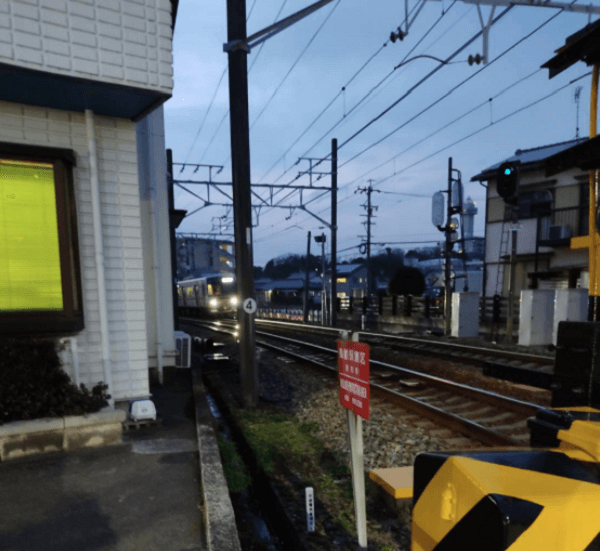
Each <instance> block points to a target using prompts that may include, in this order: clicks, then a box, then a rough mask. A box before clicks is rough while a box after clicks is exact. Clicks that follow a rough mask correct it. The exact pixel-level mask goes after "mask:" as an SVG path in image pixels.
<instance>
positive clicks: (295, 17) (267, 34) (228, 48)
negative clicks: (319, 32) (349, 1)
mask: <svg viewBox="0 0 600 551" xmlns="http://www.w3.org/2000/svg"><path fill="white" fill-rule="evenodd" d="M331 2H333V0H320V1H319V2H315V3H314V4H312V5H310V6H308V7H307V8H304V9H303V10H300V11H298V12H296V13H294V14H292V15H290V16H289V17H286V18H284V19H282V20H281V21H277V22H276V23H273V25H269V26H268V27H265V28H264V29H263V30H262V31H258V32H257V33H254V34H253V35H251V36H249V37H248V38H247V39H246V40H232V41H231V42H227V43H225V44H223V51H224V52H226V53H229V52H232V51H234V50H238V49H240V48H242V49H244V50H245V51H247V52H248V53H250V50H251V49H252V48H254V47H255V46H258V45H259V44H261V43H262V42H264V41H265V40H268V39H269V38H271V37H272V36H275V35H276V34H278V33H280V32H281V31H283V30H284V29H287V28H288V27H289V26H290V25H293V24H294V23H296V22H298V21H300V20H301V19H304V18H305V17H306V16H308V15H310V14H311V13H313V12H315V11H317V10H318V9H320V8H322V7H323V6H326V5H327V4H329V3H331Z"/></svg>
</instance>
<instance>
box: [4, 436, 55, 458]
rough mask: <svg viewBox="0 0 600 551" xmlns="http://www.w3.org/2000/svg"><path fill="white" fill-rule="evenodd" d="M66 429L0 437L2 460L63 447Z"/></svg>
mask: <svg viewBox="0 0 600 551" xmlns="http://www.w3.org/2000/svg"><path fill="white" fill-rule="evenodd" d="M63 434H64V430H63V429H60V430H47V431H45V432H34V433H21V434H14V435H12V436H4V437H2V438H0V461H5V460H7V459H17V458H19V457H25V456H28V455H36V454H40V453H48V452H53V451H60V450H62V449H63Z"/></svg>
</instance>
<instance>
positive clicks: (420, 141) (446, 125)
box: [343, 60, 543, 187]
mask: <svg viewBox="0 0 600 551" xmlns="http://www.w3.org/2000/svg"><path fill="white" fill-rule="evenodd" d="M494 61H495V60H494ZM490 63H492V62H490ZM542 70H543V69H536V70H535V71H533V72H532V73H529V74H528V75H527V76H525V77H522V78H520V79H519V80H517V81H516V82H513V83H512V84H511V85H510V86H507V87H506V88H504V90H501V91H500V92H498V93H497V94H496V95H495V96H493V97H491V98H489V99H487V100H484V101H482V102H481V103H480V104H479V105H476V106H475V107H473V108H472V109H469V110H468V111H466V112H465V113H463V114H462V115H460V116H459V117H457V118H455V119H453V120H451V121H450V122H449V123H447V124H445V125H444V126H442V127H441V128H438V129H437V130H436V131H435V132H432V133H431V134H428V135H427V136H425V137H424V138H422V139H420V140H419V141H417V142H415V143H413V144H412V145H411V146H409V147H407V148H406V149H404V150H402V151H401V152H400V153H398V154H397V155H394V156H393V157H391V158H389V159H388V160H387V161H384V162H383V163H381V164H379V165H377V166H376V167H375V168H372V169H370V170H368V171H367V172H365V173H364V174H361V175H360V176H358V177H357V178H355V179H354V180H352V181H351V182H348V183H347V184H345V185H344V186H343V187H345V186H350V185H352V184H353V183H354V182H356V181H357V180H360V179H361V178H364V177H365V176H366V175H367V174H370V173H371V172H373V171H374V170H377V169H378V168H381V167H382V166H385V165H386V164H388V163H390V162H391V161H393V160H395V159H397V158H398V157H400V156H401V155H404V153H406V152H407V151H410V150H411V149H413V148H414V147H416V146H417V145H420V144H421V143H423V142H424V141H426V140H428V139H429V138H432V137H433V136H435V135H436V134H439V133H440V132H442V130H445V129H446V128H448V127H449V126H452V125H453V124H454V123H456V122H458V121H460V120H462V119H464V118H465V117H467V116H469V115H470V114H471V113H474V112H475V111H477V110H478V109H481V108H482V107H483V106H484V105H487V104H488V103H489V102H490V101H492V100H494V99H497V98H498V97H500V96H501V95H502V94H504V93H505V92H508V91H509V90H511V89H512V88H514V87H515V86H517V85H518V84H520V83H521V82H524V81H525V80H527V79H529V78H531V77H532V76H534V75H536V74H537V73H539V72H540V71H542ZM423 112H424V111H421V112H420V113H419V114H418V115H416V116H415V117H413V118H412V119H410V120H408V121H407V122H406V123H404V124H403V125H402V126H404V125H406V124H408V123H409V122H412V121H413V120H414V119H415V118H416V117H418V116H419V115H421V114H422V113H423ZM402 126H401V127H399V128H402ZM344 164H345V163H344ZM394 174H396V172H394Z"/></svg>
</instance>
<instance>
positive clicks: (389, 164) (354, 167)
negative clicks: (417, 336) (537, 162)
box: [165, 0, 598, 266]
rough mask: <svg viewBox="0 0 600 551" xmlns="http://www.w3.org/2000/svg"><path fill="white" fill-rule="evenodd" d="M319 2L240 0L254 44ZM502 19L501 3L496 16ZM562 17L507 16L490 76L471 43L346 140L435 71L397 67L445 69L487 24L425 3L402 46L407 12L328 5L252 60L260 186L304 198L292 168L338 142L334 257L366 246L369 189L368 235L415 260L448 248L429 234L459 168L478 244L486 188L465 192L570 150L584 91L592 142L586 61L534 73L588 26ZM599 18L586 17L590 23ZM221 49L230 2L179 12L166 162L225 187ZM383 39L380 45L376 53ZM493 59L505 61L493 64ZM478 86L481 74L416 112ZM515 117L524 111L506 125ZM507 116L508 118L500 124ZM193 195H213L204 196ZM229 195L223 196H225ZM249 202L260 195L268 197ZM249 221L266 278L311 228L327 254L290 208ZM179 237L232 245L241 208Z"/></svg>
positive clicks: (219, 211) (188, 203)
mask: <svg viewBox="0 0 600 551" xmlns="http://www.w3.org/2000/svg"><path fill="white" fill-rule="evenodd" d="M310 3H311V2H310V0H276V1H266V0H256V2H255V1H254V0H247V11H248V13H249V19H248V35H251V34H253V33H255V32H257V31H259V30H261V29H263V28H264V27H266V26H268V25H270V24H271V23H273V22H274V21H275V20H276V19H277V20H279V19H282V18H283V17H285V16H287V15H290V14H292V13H295V12H296V11H298V10H300V9H302V8H304V7H306V6H308V5H309V4H310ZM416 6H417V3H416V2H415V0H410V1H409V10H413V9H414V8H415V7H416ZM505 9H506V7H503V6H499V7H497V8H496V11H495V14H494V17H496V16H498V15H499V14H501V13H502V12H503V11H504V10H505ZM443 10H444V11H443ZM489 11H490V7H489V6H483V7H482V14H483V17H484V20H486V21H487V18H488V14H489ZM559 11H560V10H558V9H556V8H541V7H525V6H515V7H513V8H512V9H511V10H510V11H509V12H508V13H506V15H504V16H503V17H502V18H501V19H500V20H499V21H498V22H497V23H496V24H495V25H494V26H493V27H492V29H491V31H490V40H489V60H490V62H489V63H488V65H473V66H469V64H468V62H467V58H468V56H469V55H475V54H482V53H483V46H482V39H481V38H478V39H476V40H475V41H474V42H473V43H472V44H471V45H470V46H468V47H467V48H466V49H465V50H464V51H463V52H462V53H460V54H458V55H457V56H456V57H455V58H454V59H453V60H452V62H451V63H449V64H446V65H444V66H442V67H441V68H440V69H439V70H438V71H437V72H436V73H435V74H434V75H433V76H432V77H430V78H429V79H428V80H426V81H425V82H423V83H422V84H421V85H420V86H418V87H417V88H415V89H414V91H413V92H412V93H411V94H410V95H408V96H407V97H406V98H405V99H403V100H402V101H401V102H399V103H398V104H397V105H396V106H395V107H393V108H392V109H390V110H389V112H387V113H386V114H385V115H383V116H382V117H381V118H379V119H378V120H377V121H375V122H374V123H373V124H371V125H370V126H369V127H368V128H367V129H366V130H364V131H363V132H361V133H360V134H358V135H357V136H356V137H354V138H352V139H350V140H349V138H351V137H352V136H353V135H354V134H355V133H356V132H357V131H358V130H360V129H361V128H363V127H364V126H365V125H366V124H367V123H368V122H369V121H371V120H372V119H374V118H375V117H377V116H379V115H380V114H381V113H382V112H383V111H385V110H386V109H387V108H389V107H390V106H391V105H392V104H393V103H394V102H396V101H397V100H398V99H399V98H401V97H402V96H403V95H404V94H405V93H406V92H407V91H408V90H409V89H410V88H411V87H413V86H414V85H415V84H417V82H418V81H419V80H421V79H422V78H423V77H424V76H425V75H427V74H428V73H429V72H431V71H432V70H434V69H435V68H436V67H438V66H439V65H440V63H439V62H438V61H435V60H433V59H429V58H418V59H416V60H414V61H412V62H409V63H407V64H406V65H403V66H402V67H401V68H399V69H397V70H394V67H395V66H397V65H398V64H400V63H401V62H402V61H403V60H405V59H411V58H413V57H415V56H418V55H423V54H426V55H429V56H433V57H436V58H439V59H447V58H448V57H449V56H450V55H451V54H453V53H454V52H455V51H456V50H457V49H459V48H460V47H461V46H462V45H463V44H465V43H466V42H467V41H468V40H470V39H471V38H472V37H473V36H474V35H475V34H476V33H477V32H479V31H480V30H481V24H480V22H479V16H478V14H477V8H476V6H474V5H471V4H466V3H463V2H451V1H447V0H446V1H444V2H439V1H429V2H425V6H424V7H423V9H422V11H421V12H420V13H419V15H418V16H417V18H416V20H415V22H414V23H413V25H412V26H411V27H410V30H409V33H408V36H406V37H405V38H404V40H403V41H396V42H395V43H392V42H390V41H389V37H390V33H391V32H392V31H394V30H396V28H397V27H398V26H399V25H400V24H401V23H403V22H404V16H405V15H404V2H400V1H398V0H394V1H392V0H372V1H369V2H365V1H364V0H362V1H359V0H334V2H332V3H331V4H329V5H327V6H326V7H324V8H322V9H321V10H319V11H318V12H316V13H314V14H312V15H310V16H309V17H307V18H305V19H304V20H302V21H301V22H299V23H297V24H295V25H294V26H292V27H290V28H288V29H286V30H284V31H283V32H281V33H280V34H279V35H277V36H275V37H274V38H271V39H269V40H268V41H267V42H266V43H264V47H262V48H261V46H258V47H256V48H254V49H253V50H252V51H251V53H250V54H249V56H248V66H249V68H250V69H249V76H248V81H249V103H250V105H249V110H250V124H251V132H250V155H251V180H252V183H253V184H264V183H268V184H289V183H292V182H293V183H294V185H298V184H302V185H307V186H308V184H309V180H308V176H304V177H302V178H300V179H298V180H296V181H294V179H295V178H296V176H297V174H298V171H300V170H307V169H308V167H309V164H308V161H302V162H300V164H298V165H296V164H295V163H296V161H297V160H298V158H299V157H314V158H319V159H321V158H323V157H326V156H327V155H328V154H329V153H330V152H331V139H332V138H337V140H338V144H339V145H340V146H341V147H340V150H339V153H338V173H339V176H338V187H339V192H338V227H339V229H338V259H339V260H340V261H343V260H346V259H348V258H350V257H354V256H358V254H359V252H358V245H359V244H360V243H361V242H362V238H361V236H366V229H365V228H364V227H363V226H362V222H363V221H364V220H365V217H364V216H361V215H364V214H366V211H365V209H364V208H362V206H361V205H363V204H364V203H365V201H366V195H365V194H362V193H355V191H356V190H357V189H358V188H359V187H360V188H364V187H366V186H368V185H369V180H372V185H373V187H374V189H376V190H379V192H374V193H373V195H372V202H373V205H374V206H377V207H378V210H377V211H376V212H375V215H376V218H374V222H375V225H374V226H373V227H372V241H373V242H374V243H385V246H388V247H392V248H403V249H404V250H405V251H406V250H410V249H411V248H415V247H420V246H427V243H423V244H419V243H411V242H421V241H423V242H424V241H440V240H441V239H442V237H443V235H442V233H441V232H439V231H438V230H437V229H436V228H435V227H434V226H433V224H432V222H431V196H432V195H433V193H435V192H436V191H438V190H442V189H446V188H447V173H448V157H450V156H451V157H452V158H453V164H454V167H455V168H457V169H459V170H460V171H461V173H462V181H463V184H464V189H465V197H467V196H470V197H471V198H472V199H473V200H474V201H475V203H476V204H477V207H478V209H479V214H478V215H477V216H476V217H475V235H479V236H483V234H484V222H485V220H484V217H485V189H484V188H483V187H482V186H481V185H480V184H479V183H477V182H470V179H471V177H472V176H473V175H475V174H477V173H478V172H480V171H481V170H483V169H485V168H486V167H488V166H490V165H493V164H495V163H497V162H499V161H501V160H502V159H504V158H507V157H509V156H511V155H514V153H515V150H517V149H529V148H533V147H539V146H543V145H546V144H550V143H557V142H562V141H566V140H571V139H574V138H575V134H576V127H577V117H576V103H575V101H574V94H575V90H576V88H577V87H578V86H581V87H582V90H581V96H580V109H579V136H580V137H582V136H587V135H588V133H589V96H590V81H591V77H590V76H585V77H584V78H582V79H580V80H578V81H577V82H574V83H572V84H570V85H569V83H570V82H571V81H573V80H575V79H577V78H578V77H581V76H582V75H585V74H586V73H588V72H589V71H590V68H588V67H586V66H585V64H584V63H578V64H576V65H574V66H572V67H571V68H570V69H568V70H566V71H564V72H563V73H561V74H560V75H558V76H557V77H555V78H553V79H552V80H550V79H549V78H548V70H547V69H540V66H541V65H542V64H543V63H545V62H546V61H547V60H549V59H550V58H551V57H553V56H554V51H555V50H556V49H557V48H559V47H561V46H563V45H564V43H565V39H566V38H567V37H568V36H569V35H571V34H573V33H574V32H576V31H577V30H579V29H581V28H582V27H584V26H585V25H586V24H587V23H588V15H587V14H574V13H567V12H562V13H559ZM415 12H416V11H414V12H413V13H415ZM557 14H558V15H557ZM553 16H555V17H554V18H553V19H552V20H551V21H549V22H548V23H547V24H545V25H544V26H542V25H543V24H544V22H546V21H548V20H549V19H551V18H552V17H553ZM597 17H598V16H597V15H594V16H592V21H595V20H596V19H597ZM540 26H542V27H541V28H540V29H539V30H537V31H536V29H537V28H538V27H540ZM534 31H535V32H534ZM530 34H531V36H530V37H529V38H526V37H527V36H528V35H530ZM226 41H227V31H226V1H225V0H218V1H217V0H206V1H204V2H199V1H196V0H182V1H181V2H180V4H179V11H178V13H177V23H176V27H175V34H174V41H173V49H174V73H175V74H174V82H175V89H174V92H173V97H172V99H170V100H169V101H168V102H167V103H166V105H165V124H166V139H167V147H168V148H170V149H172V150H173V160H174V162H175V163H182V162H188V163H204V164H214V165H223V166H224V169H223V171H222V172H221V173H220V174H216V170H215V171H213V180H214V181H219V182H231V157H230V136H229V116H228V110H229V91H228V74H227V72H225V74H224V76H223V78H222V80H221V77H222V75H223V71H224V70H225V69H226V68H227V54H225V53H224V52H223V43H224V42H226ZM519 41H521V42H520V43H519V44H518V45H516V46H514V45H515V44H517V43H518V42H519ZM384 43H386V44H387V45H386V46H385V47H382V46H383V44H384ZM513 46H514V47H513ZM511 47H512V49H510V51H508V52H507V53H504V52H505V51H506V50H508V49H509V48H511ZM413 49H414V50H413ZM499 56H501V57H499ZM496 58H499V59H498V60H497V61H494V60H495V59H496ZM369 60H370V61H369ZM367 61H369V63H368V64H367V65H366V66H365V67H364V68H363V69H362V70H361V68H362V67H363V66H364V65H365V63H367ZM359 71H360V72H359ZM478 72H479V73H478ZM357 73H358V74H357ZM476 73H478V74H476ZM286 75H287V77H286ZM355 75H356V76H355ZM388 75H389V76H388ZM354 76H355V78H353V77H354ZM470 76H473V78H471V79H470V80H469V81H468V82H465V83H464V84H462V85H460V86H458V87H457V88H456V90H455V91H454V92H452V93H451V94H449V95H448V96H447V97H446V98H444V99H442V100H441V101H439V102H438V103H437V104H436V105H434V106H433V107H431V108H430V109H428V110H427V111H426V112H424V113H423V114H421V115H419V116H417V115H418V114H419V113H420V112H421V111H423V110H424V109H426V108H428V107H429V106H430V105H432V104H433V103H434V102H436V101H437V100H438V99H440V98H442V97H443V96H444V95H446V94H447V93H448V92H449V91H450V90H452V88H454V87H455V86H457V85H459V84H460V83H461V82H462V81H464V80H465V79H467V78H468V77H470ZM386 77H387V78H386ZM219 81H220V85H219ZM382 81H383V82H382ZM343 87H345V88H346V89H345V91H342V88H343ZM374 87H375V90H374V91H372V92H371V93H370V94H369V91H371V90H372V89H373V88H374ZM561 88H562V90H560V91H558V92H557V93H555V94H553V95H551V96H550V97H548V98H546V99H543V98H545V97H546V96H548V95H550V94H552V93H553V92H555V91H557V90H559V89H561ZM367 94H369V95H368V96H367ZM336 96H337V99H335V100H334V98H336ZM365 96H367V97H366V99H365ZM213 98H214V101H213ZM490 98H492V101H489V100H490ZM333 100H334V101H333ZM331 102H332V103H331ZM535 102H537V103H535ZM330 103H331V105H330V107H329V108H328V109H327V110H326V111H325V112H324V113H323V114H322V115H321V116H320V117H319V118H318V119H317V117H318V116H319V114H320V113H321V112H322V111H323V110H324V109H325V108H326V107H327V106H328V105H329V104H330ZM534 103H535V105H532V106H530V107H527V106H529V105H530V104H534ZM478 106H480V107H479V108H477V109H475V108H476V107H478ZM520 109H523V110H522V111H520V112H518V113H516V114H514V115H512V116H509V115H511V114H512V113H513V112H515V111H518V110H520ZM471 110H473V111H472V112H471V113H469V114H467V113H468V112H469V111H471ZM463 115H465V116H463ZM415 116H416V118H414V117H415ZM459 117H460V120H457V121H456V122H452V121H454V120H455V119H459ZM504 117H507V118H506V119H505V120H501V119H503V118H504ZM412 118H414V120H412V121H411V119H412ZM315 119H317V120H316V122H314V124H312V123H313V121H314V120H315ZM449 123H452V124H449ZM492 123H493V124H492ZM311 124H312V126H310V125H311ZM336 124H337V126H335V125H336ZM219 125H220V126H219ZM309 126H310V128H309ZM334 126H335V128H333V129H332V127H334ZM444 127H445V128H444ZM307 129H308V130H307ZM395 130H396V131H395ZM394 131H395V132H394ZM388 134H389V136H388ZM386 136H388V137H386ZM469 136H470V137H469ZM347 140H349V141H348V142H347V143H346V144H344V142H346V141H347ZM459 140H461V141H460V142H459ZM455 142H459V143H455ZM453 144H454V145H453ZM330 167H331V164H330V162H329V160H327V161H325V162H323V163H322V164H320V165H319V166H318V168H316V169H315V170H316V171H320V172H328V171H330ZM180 168H181V167H176V170H175V171H174V172H175V178H176V179H185V180H190V179H195V180H206V179H208V170H207V169H203V168H201V169H199V170H198V172H196V173H195V174H192V173H193V172H194V169H193V168H192V169H190V168H186V169H185V171H184V172H183V173H180ZM315 180H316V178H315ZM330 184H331V180H330V177H329V176H326V177H323V178H322V179H321V180H319V181H318V182H314V185H317V186H323V187H329V186H330ZM189 187H190V189H193V190H194V191H195V192H197V193H198V194H199V195H201V196H202V197H206V193H205V191H204V188H203V187H202V188H201V187H199V186H189ZM175 189H176V191H175V206H176V208H183V209H187V210H188V211H192V210H195V209H197V208H198V207H200V206H201V204H202V203H201V202H200V201H199V200H198V199H196V198H195V197H193V196H191V195H190V194H188V193H187V192H185V191H184V190H181V189H178V188H177V187H176V188H175ZM227 191H228V192H229V193H230V192H231V188H229V189H228V190H227ZM255 191H257V192H258V193H259V194H260V195H262V196H265V197H266V190H265V189H264V188H263V189H259V188H255ZM288 193H289V192H278V194H277V196H276V200H280V199H281V201H282V203H281V204H284V205H295V206H297V205H299V198H298V195H297V194H296V195H295V196H293V197H289V198H287V199H284V197H285V196H286V195H287V194H288ZM321 193H322V192H321ZM218 195H219V194H218V193H216V192H215V191H211V200H213V201H219V202H223V201H222V199H225V198H224V197H222V198H218ZM317 196H318V193H317V192H314V191H312V192H308V191H307V192H304V193H303V199H304V202H308V201H310V200H311V199H315V198H317ZM330 202H331V199H330V195H329V193H325V194H324V195H323V196H322V197H320V198H319V199H316V200H313V201H312V202H310V204H309V205H307V209H309V210H311V211H312V212H314V213H315V214H317V215H318V216H319V217H321V218H323V219H325V220H327V221H329V219H330ZM290 215H291V217H290ZM223 217H224V218H223ZM254 223H255V224H258V225H257V226H255V227H254V229H253V239H254V249H253V254H254V264H255V265H257V266H264V265H265V264H266V263H267V262H268V261H269V260H270V259H272V258H274V257H277V256H279V255H282V254H287V253H294V254H306V237H307V232H308V231H311V232H312V235H315V234H320V233H321V232H323V231H325V233H326V234H327V241H328V243H327V246H328V248H329V246H330V243H329V230H328V229H325V228H324V227H323V224H322V223H321V222H320V221H319V220H317V219H315V218H313V217H312V216H310V215H309V214H308V213H307V212H304V211H302V210H300V209H297V208H296V209H294V210H292V211H290V210H289V209H281V208H262V209H261V210H260V212H259V216H258V218H257V217H256V213H255V216H254ZM215 228H217V229H216V231H214V230H215ZM219 228H221V229H220V230H219ZM178 231H180V232H186V233H187V232H195V233H201V234H206V233H209V232H211V231H213V232H214V233H215V234H216V235H217V236H218V235H219V231H221V232H222V235H221V238H224V239H231V240H233V217H232V210H231V209H230V208H226V207H220V206H211V207H207V208H204V209H202V210H200V211H199V212H197V213H195V214H193V215H191V216H189V217H188V218H186V219H185V220H184V221H183V222H182V224H181V225H180V227H179V230H178ZM431 244H434V243H431ZM382 249H383V246H380V245H377V246H374V247H373V249H372V254H377V253H378V252H380V250H382ZM311 252H312V253H313V254H320V245H318V244H316V243H314V241H313V244H312V250H311Z"/></svg>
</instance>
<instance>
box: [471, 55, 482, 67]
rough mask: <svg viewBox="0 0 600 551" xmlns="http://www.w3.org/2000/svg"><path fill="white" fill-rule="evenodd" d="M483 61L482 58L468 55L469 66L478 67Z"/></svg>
mask: <svg viewBox="0 0 600 551" xmlns="http://www.w3.org/2000/svg"><path fill="white" fill-rule="evenodd" d="M482 61H483V56H481V55H479V54H477V55H475V56H472V55H470V56H469V65H473V63H476V64H477V65H479V64H480V63H481V62H482Z"/></svg>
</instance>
